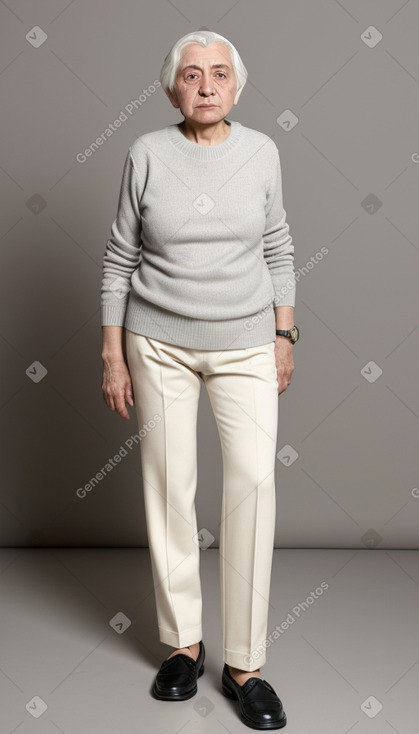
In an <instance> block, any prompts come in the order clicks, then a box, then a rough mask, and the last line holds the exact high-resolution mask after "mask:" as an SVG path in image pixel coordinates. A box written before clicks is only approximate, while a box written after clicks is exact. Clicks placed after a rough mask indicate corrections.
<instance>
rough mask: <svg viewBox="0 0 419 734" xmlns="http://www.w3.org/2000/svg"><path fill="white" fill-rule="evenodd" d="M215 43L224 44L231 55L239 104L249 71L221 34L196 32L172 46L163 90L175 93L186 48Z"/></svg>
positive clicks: (162, 74)
mask: <svg viewBox="0 0 419 734" xmlns="http://www.w3.org/2000/svg"><path fill="white" fill-rule="evenodd" d="M214 41H221V42H222V43H224V45H225V46H227V49H228V51H229V53H230V58H231V63H232V65H233V70H234V73H235V75H236V81H237V92H236V97H235V103H237V101H238V98H239V96H240V94H241V92H242V89H243V87H244V85H245V84H246V80H247V69H246V67H245V65H244V64H243V61H242V60H241V58H240V55H239V53H238V51H237V49H236V48H235V46H233V44H232V43H231V42H230V41H229V40H228V39H227V38H224V36H220V34H219V33H215V32H214V31H194V32H193V33H187V35H186V36H182V38H179V40H178V41H176V43H175V44H174V45H173V46H172V48H171V49H170V51H169V53H168V54H167V56H166V58H165V60H164V63H163V66H162V68H161V72H160V82H161V85H162V87H163V89H164V90H165V91H166V90H170V91H171V92H174V89H175V83H176V74H177V70H178V67H179V62H180V60H181V56H182V50H183V49H184V48H185V46H188V45H189V44H191V43H200V44H201V46H208V45H209V44H210V43H213V42H214Z"/></svg>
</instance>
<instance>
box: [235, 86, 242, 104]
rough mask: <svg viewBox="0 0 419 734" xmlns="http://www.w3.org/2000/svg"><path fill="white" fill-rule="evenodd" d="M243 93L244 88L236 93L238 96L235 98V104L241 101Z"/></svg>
mask: <svg viewBox="0 0 419 734" xmlns="http://www.w3.org/2000/svg"><path fill="white" fill-rule="evenodd" d="M242 91H243V87H242V88H241V89H239V90H238V92H236V96H235V97H234V102H233V104H237V102H238V101H239V98H240V95H241V93H242Z"/></svg>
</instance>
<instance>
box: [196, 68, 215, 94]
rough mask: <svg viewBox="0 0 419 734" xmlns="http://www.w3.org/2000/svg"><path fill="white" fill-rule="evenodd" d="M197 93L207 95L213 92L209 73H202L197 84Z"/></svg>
mask: <svg viewBox="0 0 419 734" xmlns="http://www.w3.org/2000/svg"><path fill="white" fill-rule="evenodd" d="M199 93H200V94H203V95H204V96H207V95H208V94H213V85H212V82H211V75H210V74H207V73H205V72H204V73H203V74H202V78H201V83H200V85H199Z"/></svg>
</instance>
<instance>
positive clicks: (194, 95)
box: [167, 41, 240, 124]
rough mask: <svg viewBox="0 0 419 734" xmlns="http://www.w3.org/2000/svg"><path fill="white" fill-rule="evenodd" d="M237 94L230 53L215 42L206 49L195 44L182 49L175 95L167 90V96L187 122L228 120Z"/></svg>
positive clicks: (210, 122)
mask: <svg viewBox="0 0 419 734" xmlns="http://www.w3.org/2000/svg"><path fill="white" fill-rule="evenodd" d="M236 92H237V81H236V76H235V73H234V69H233V64H232V62H231V57H230V50H229V48H228V47H227V46H226V45H225V44H224V43H222V42H220V41H213V42H212V43H210V44H209V46H206V47H204V46H201V45H200V44H199V43H192V44H189V45H188V46H186V47H185V48H184V49H183V51H182V54H181V59H180V62H179V65H178V71H177V76H176V86H175V90H174V94H172V93H171V92H170V91H167V95H168V97H169V99H170V101H171V102H172V104H173V106H174V107H177V108H180V111H181V112H182V114H183V116H184V117H185V119H188V120H193V121H194V122H199V123H202V124H213V123H216V122H219V121H220V120H222V119H223V118H225V117H227V116H228V114H229V112H230V110H231V108H232V106H233V104H237V101H238V98H237V99H235V97H236ZM239 96H240V95H239ZM209 105H211V106H209Z"/></svg>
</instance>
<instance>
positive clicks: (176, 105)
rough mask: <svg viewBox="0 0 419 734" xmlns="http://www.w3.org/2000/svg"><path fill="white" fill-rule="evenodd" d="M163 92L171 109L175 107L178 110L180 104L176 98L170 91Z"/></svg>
mask: <svg viewBox="0 0 419 734" xmlns="http://www.w3.org/2000/svg"><path fill="white" fill-rule="evenodd" d="M164 91H165V92H166V94H167V96H168V97H169V99H170V101H171V103H172V105H173V107H176V109H179V107H180V104H179V102H178V98H177V96H176V94H173V92H171V91H170V89H165V90H164Z"/></svg>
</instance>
